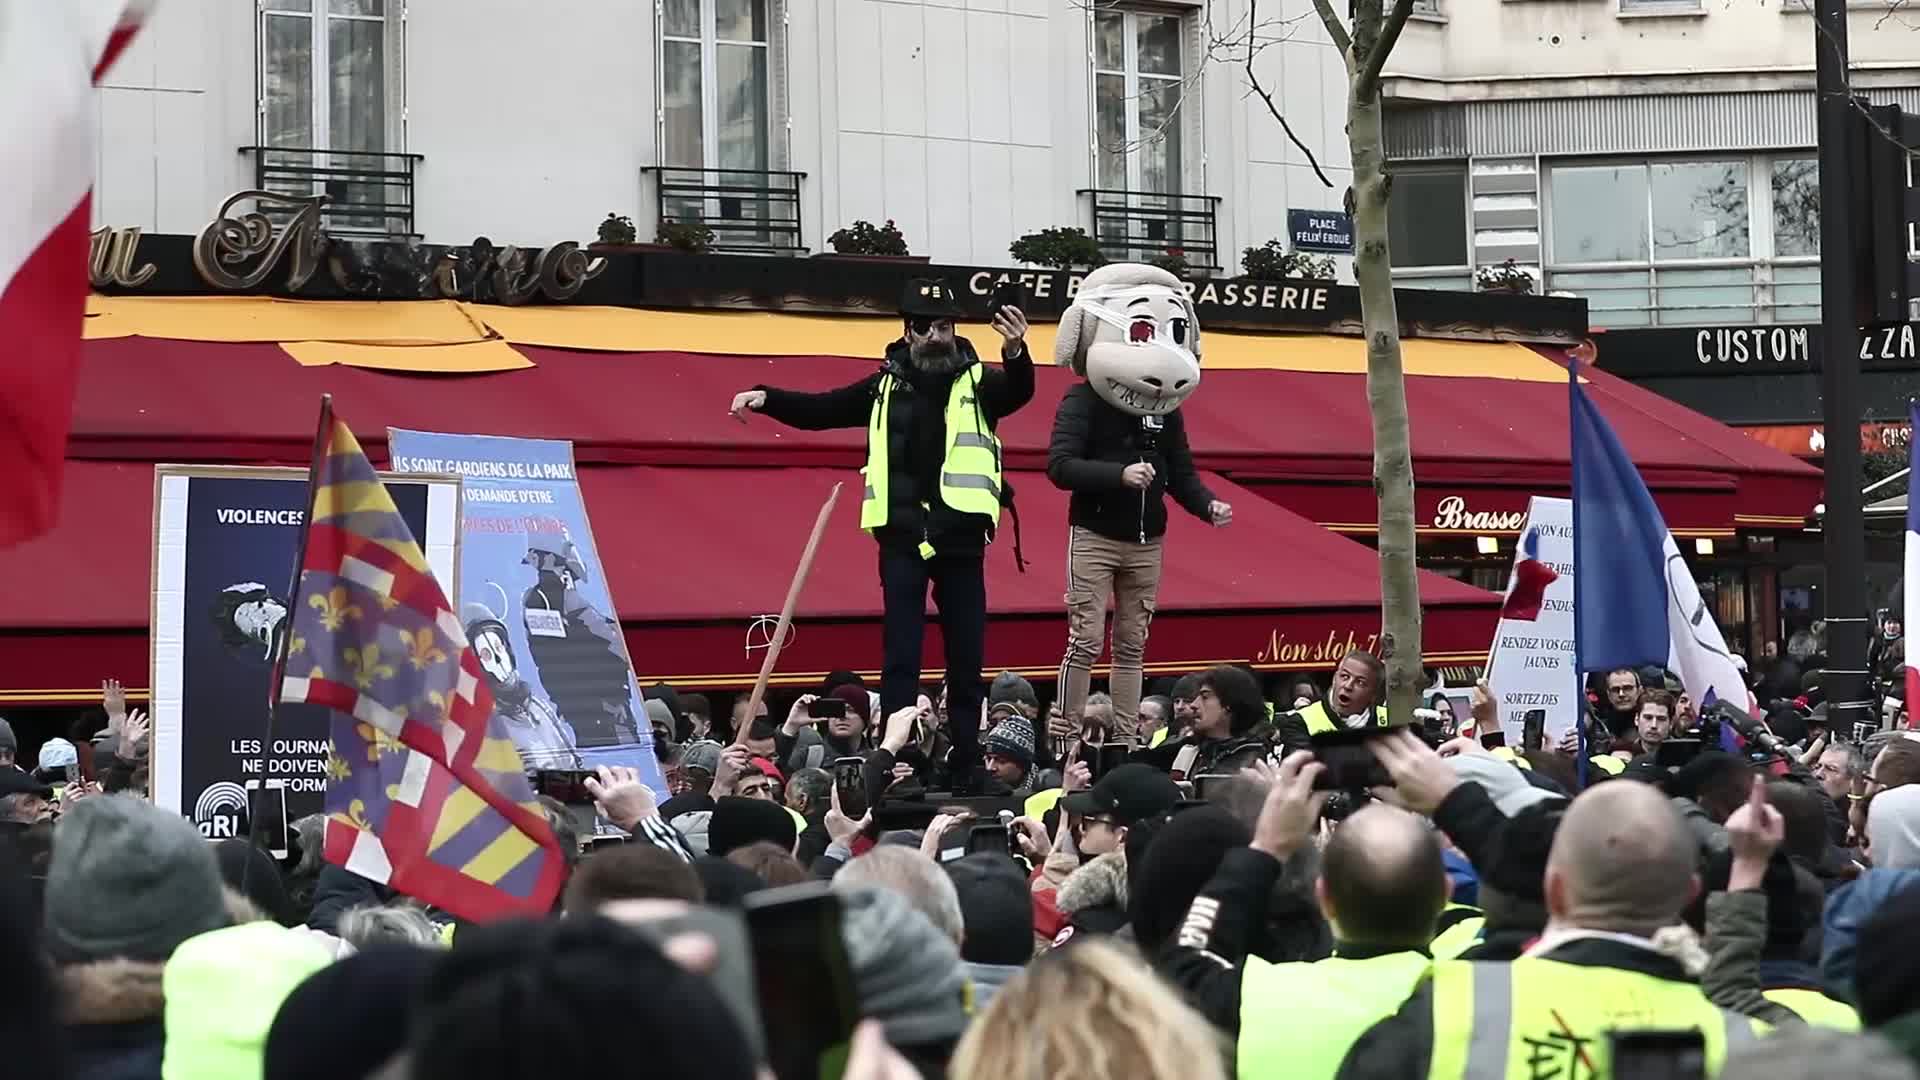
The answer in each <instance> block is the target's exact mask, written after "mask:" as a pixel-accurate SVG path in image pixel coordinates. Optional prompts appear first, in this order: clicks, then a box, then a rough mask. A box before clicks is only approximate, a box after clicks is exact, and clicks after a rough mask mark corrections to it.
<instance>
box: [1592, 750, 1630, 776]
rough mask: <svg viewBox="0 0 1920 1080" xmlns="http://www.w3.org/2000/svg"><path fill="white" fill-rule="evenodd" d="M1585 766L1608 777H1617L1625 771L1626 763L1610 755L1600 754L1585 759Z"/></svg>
mask: <svg viewBox="0 0 1920 1080" xmlns="http://www.w3.org/2000/svg"><path fill="white" fill-rule="evenodd" d="M1587 764H1589V765H1591V766H1593V767H1594V768H1595V769H1597V770H1599V771H1600V772H1603V773H1606V774H1607V775H1608V776H1619V775H1620V774H1621V773H1623V772H1626V771H1627V763H1626V762H1624V761H1621V760H1620V759H1619V758H1617V757H1614V756H1613V755H1612V754H1601V755H1600V756H1599V757H1590V758H1588V759H1587Z"/></svg>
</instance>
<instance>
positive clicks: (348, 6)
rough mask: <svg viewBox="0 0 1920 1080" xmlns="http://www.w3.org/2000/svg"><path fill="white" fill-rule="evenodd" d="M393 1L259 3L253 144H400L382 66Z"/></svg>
mask: <svg viewBox="0 0 1920 1080" xmlns="http://www.w3.org/2000/svg"><path fill="white" fill-rule="evenodd" d="M401 7H402V4H401V2H400V0H263V3H262V5H261V12H260V101H259V109H260V141H261V142H262V143H263V144H264V145H266V146H272V147H286V148H291V149H312V150H341V151H359V152H363V153H383V152H386V151H389V150H397V149H399V148H400V146H401V142H402V139H401V137H400V135H401V133H400V129H399V124H398V113H399V110H398V109H397V108H394V105H395V98H397V96H398V95H397V94H396V93H395V92H394V91H393V89H392V87H394V86H396V85H398V80H397V79H391V78H389V65H390V64H391V62H392V60H393V58H395V57H397V56H398V55H399V52H400V50H399V44H398V33H399V30H398V25H399V20H398V19H397V18H395V16H397V15H398V14H399V12H400V9H401Z"/></svg>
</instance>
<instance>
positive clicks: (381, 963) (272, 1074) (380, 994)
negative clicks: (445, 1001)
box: [261, 945, 445, 1080]
mask: <svg viewBox="0 0 1920 1080" xmlns="http://www.w3.org/2000/svg"><path fill="white" fill-rule="evenodd" d="M443 955H445V954H444V953H442V952H441V951H440V950H439V949H423V948H419V947H417V946H412V945H376V946H373V947H372V948H369V949H366V950H364V951H362V952H358V953H355V954H354V955H352V956H350V957H348V958H347V959H345V960H342V961H340V962H339V963H337V964H334V965H332V966H331V967H325V968H321V969H320V970H319V971H317V972H315V973H314V974H312V975H310V976H308V978H307V981H305V982H303V983H301V984H300V985H299V986H297V987H295V988H294V991H293V993H291V994H289V995H287V999H286V1001H284V1002H282V1003H281V1005H280V1011H279V1012H278V1013H275V1014H274V1017H273V1026H272V1027H270V1028H269V1029H267V1044H266V1052H265V1056H264V1059H263V1062H262V1072H261V1075H262V1077H263V1078H264V1080H339V1078H340V1077H346V1076H367V1075H370V1074H371V1073H372V1072H373V1071H374V1070H375V1069H378V1068H380V1067H381V1066H382V1065H384V1064H386V1063H387V1061H388V1059H390V1058H392V1057H393V1056H394V1055H395V1054H398V1053H399V1052H400V1051H401V1049H402V1048H403V1047H404V1046H405V1045H406V1039H407V1023H408V1020H409V1018H410V1017H411V1016H412V1015H413V1006H414V1004H415V1001H416V994H417V992H418V991H419V989H420V987H421V986H423V985H425V984H426V981H427V976H428V975H429V974H430V973H431V972H432V971H433V965H434V964H435V963H436V962H438V961H439V959H440V958H441V957H442V956H443Z"/></svg>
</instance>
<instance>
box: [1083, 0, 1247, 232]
mask: <svg viewBox="0 0 1920 1080" xmlns="http://www.w3.org/2000/svg"><path fill="white" fill-rule="evenodd" d="M1186 45H1187V38H1186V31H1185V28H1184V27H1183V25H1182V20H1181V17H1180V16H1178V15H1169V14H1162V13H1158V12H1150V11H1126V10H1121V9H1118V8H1112V7H1099V8H1096V9H1095V10H1094V12H1093V106H1094V107H1093V113H1094V115H1093V137H1094V170H1093V172H1094V177H1093V179H1094V185H1093V186H1094V191H1093V192H1092V194H1093V198H1094V207H1095V209H1094V235H1095V237H1096V238H1097V239H1099V240H1100V242H1101V245H1102V248H1103V249H1104V250H1106V251H1108V253H1109V256H1110V257H1114V258H1126V259H1134V258H1138V259H1148V258H1152V257H1154V256H1156V255H1159V254H1162V253H1170V252H1173V251H1180V252H1181V253H1182V254H1183V255H1185V254H1191V253H1188V252H1186V251H1185V248H1186V247H1187V246H1188V245H1200V246H1204V247H1206V248H1207V249H1209V250H1213V249H1215V248H1217V244H1216V243H1215V241H1214V238H1213V235H1212V232H1213V211H1212V204H1211V203H1207V202H1204V200H1200V201H1196V200H1195V199H1192V198H1183V197H1182V194H1183V193H1184V192H1185V191H1186V187H1187V185H1186V175H1185V174H1186V157H1185V148H1186V143H1187V139H1186V137H1185V136H1186V132H1185V130H1184V127H1185V124H1186V120H1187V115H1186V111H1185V110H1184V109H1183V108H1182V106H1183V105H1184V104H1185V103H1186V96H1185V95H1186V89H1187V84H1186V79H1185V75H1184V72H1185V70H1186V61H1185V57H1186ZM1196 96H1197V95H1196ZM1207 258H1208V259H1213V258H1214V256H1213V255H1209V256H1207Z"/></svg>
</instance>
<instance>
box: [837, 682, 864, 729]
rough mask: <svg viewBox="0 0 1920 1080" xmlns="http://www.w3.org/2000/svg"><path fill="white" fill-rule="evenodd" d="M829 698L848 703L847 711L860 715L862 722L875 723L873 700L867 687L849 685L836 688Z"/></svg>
mask: <svg viewBox="0 0 1920 1080" xmlns="http://www.w3.org/2000/svg"><path fill="white" fill-rule="evenodd" d="M827 696H828V697H830V698H833V699H834V700H836V701H844V702H846V703H847V711H848V712H850V713H854V714H856V715H858V716H859V717H860V720H861V722H863V723H868V724H871V723H873V698H872V697H871V696H870V695H868V693H867V691H866V688H865V687H860V686H854V685H853V684H851V683H847V684H843V685H840V686H836V687H834V688H833V690H832V691H830V692H829V693H828V694H827Z"/></svg>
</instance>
